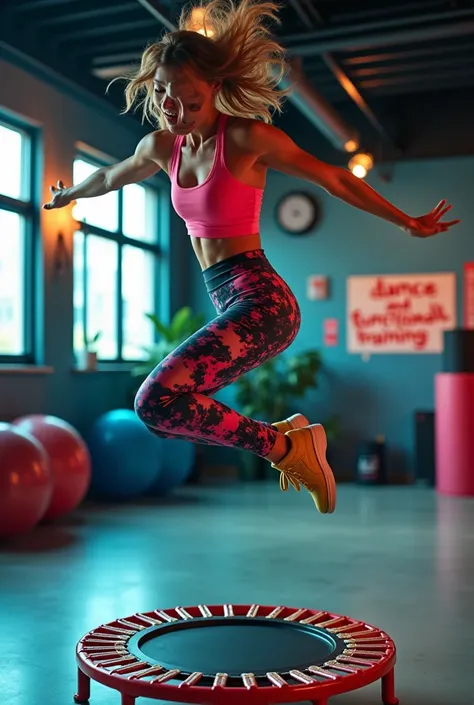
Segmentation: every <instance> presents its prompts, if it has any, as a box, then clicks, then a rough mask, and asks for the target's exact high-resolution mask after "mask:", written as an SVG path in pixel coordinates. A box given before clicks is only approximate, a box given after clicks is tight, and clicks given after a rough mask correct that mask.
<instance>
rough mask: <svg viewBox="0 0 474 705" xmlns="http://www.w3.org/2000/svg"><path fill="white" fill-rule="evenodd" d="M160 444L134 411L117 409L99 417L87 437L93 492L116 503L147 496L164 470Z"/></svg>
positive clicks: (159, 439) (159, 440)
mask: <svg viewBox="0 0 474 705" xmlns="http://www.w3.org/2000/svg"><path fill="white" fill-rule="evenodd" d="M161 440H162V439H161V438H158V437H157V436H154V435H153V434H152V433H151V432H150V431H149V430H148V429H147V428H146V426H145V425H144V424H143V423H142V421H140V419H139V418H138V417H137V415H136V414H135V412H134V411H132V410H131V409H114V410H113V411H108V412H107V413H105V414H103V415H102V416H100V417H99V418H98V419H97V420H96V422H95V423H94V425H93V427H92V430H91V433H90V435H89V437H88V445H89V450H90V454H91V458H92V482H91V487H92V490H93V491H95V492H96V493H97V494H98V495H99V496H101V497H103V498H107V499H115V500H123V499H132V498H134V497H139V496H141V495H143V494H145V493H146V492H147V491H148V490H149V489H150V487H151V486H152V485H153V483H154V482H156V481H157V479H158V477H159V476H160V473H161V470H162V455H163V454H162V447H161Z"/></svg>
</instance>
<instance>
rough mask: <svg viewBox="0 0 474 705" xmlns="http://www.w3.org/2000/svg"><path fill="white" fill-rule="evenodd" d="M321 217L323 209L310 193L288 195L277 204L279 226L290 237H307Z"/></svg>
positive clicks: (295, 192)
mask: <svg viewBox="0 0 474 705" xmlns="http://www.w3.org/2000/svg"><path fill="white" fill-rule="evenodd" d="M320 217H321V207H320V205H319V203H318V201H317V200H316V198H315V197H314V196H312V195H311V194H309V193H304V192H302V191H294V192H292V193H287V194H286V195H285V196H283V198H282V199H280V201H279V202H278V204H277V209H276V219H277V222H278V225H279V226H280V227H281V228H282V230H284V231H285V232H286V233H288V234H289V235H306V234H307V233H309V232H310V231H311V230H313V228H314V227H315V226H316V224H317V223H318V222H319V220H320Z"/></svg>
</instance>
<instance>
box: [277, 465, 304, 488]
mask: <svg viewBox="0 0 474 705" xmlns="http://www.w3.org/2000/svg"><path fill="white" fill-rule="evenodd" d="M288 483H289V484H291V485H293V487H294V488H295V490H296V491H297V492H299V491H300V483H299V482H298V480H297V479H296V478H294V477H292V476H291V475H290V474H289V473H287V472H284V471H283V470H280V489H281V491H282V492H286V491H287V490H288V487H289V484H288Z"/></svg>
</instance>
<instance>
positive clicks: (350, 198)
mask: <svg viewBox="0 0 474 705" xmlns="http://www.w3.org/2000/svg"><path fill="white" fill-rule="evenodd" d="M249 143H250V148H251V150H252V151H253V152H254V153H255V154H257V155H258V160H259V162H260V163H261V164H264V165H265V166H267V167H269V168H272V169H276V170H277V171H281V172H283V173H285V174H288V175H289V176H296V177H297V178H300V179H304V180H305V181H311V182H312V183H314V184H317V185H318V186H321V187H322V188H324V189H325V190H326V191H327V192H328V193H329V194H331V195H332V196H335V197H336V198H340V199H341V200H342V201H345V203H348V204H349V205H351V206H354V207H355V208H359V209H360V210H364V211H366V212H367V213H371V214H372V215H376V216H378V217H379V218H383V219H384V220H387V221H389V222H391V223H394V224H395V225H397V226H398V227H400V228H402V229H403V230H405V231H407V232H408V233H410V235H413V236H414V237H429V236H431V235H436V234H437V233H440V232H445V231H446V230H448V229H449V228H450V227H451V226H453V225H456V224H457V223H459V222H460V221H459V220H452V221H448V222H446V221H442V220H441V218H442V217H443V215H444V214H445V213H446V212H447V211H448V210H449V209H450V208H451V206H450V205H449V206H446V201H444V200H443V201H441V202H440V203H438V205H437V206H436V207H435V208H434V209H433V210H432V211H431V212H430V213H428V214H426V215H423V216H419V217H413V216H409V215H407V214H406V213H404V212H403V211H401V210H399V209H398V208H396V207H395V206H394V205H392V204H391V203H390V202H389V201H387V200H386V199H385V198H383V197H382V196H381V195H380V194H379V193H377V191H375V190H374V189H373V188H372V187H371V186H369V185H368V184H367V183H365V181H363V180H362V179H359V178H358V177H357V176H354V175H353V174H352V172H350V171H349V170H348V169H345V168H343V167H338V166H333V165H330V164H326V163H324V162H322V161H320V160H319V159H316V157H313V156H312V155H311V154H309V153H308V152H306V151H305V150H303V149H301V148H300V147H298V146H297V145H296V144H295V142H294V141H293V140H292V139H291V138H290V137H289V136H288V135H287V134H286V133H285V132H283V131H282V130H280V129H279V128H277V127H275V126H273V125H268V124H266V123H263V122H258V121H250V123H249Z"/></svg>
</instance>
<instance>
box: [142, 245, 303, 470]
mask: <svg viewBox="0 0 474 705" xmlns="http://www.w3.org/2000/svg"><path fill="white" fill-rule="evenodd" d="M203 276H204V282H205V284H206V287H207V291H208V293H209V296H210V298H211V301H212V303H213V304H214V307H215V309H216V311H217V316H216V317H215V318H214V319H213V320H211V321H210V322H209V323H207V324H206V325H205V326H203V327H202V328H201V329H200V330H198V331H197V332H196V333H194V334H193V335H192V336H190V337H189V338H188V339H187V340H186V341H184V342H183V343H181V345H179V347H178V348H176V350H174V352H172V353H171V354H170V355H168V356H167V357H166V358H165V359H164V360H163V361H162V362H160V364H159V365H158V366H157V367H156V368H155V369H154V370H153V372H152V373H151V374H150V375H149V376H148V377H147V379H146V380H145V381H144V382H143V384H142V385H141V387H140V389H139V390H138V392H137V395H136V398H135V412H136V414H137V415H138V417H139V418H140V419H141V421H142V422H143V423H144V424H145V425H146V426H147V427H148V428H149V430H150V431H151V432H152V433H154V434H155V435H158V436H162V437H165V438H181V439H186V440H189V441H193V442H195V443H201V444H204V445H220V446H231V447H234V448H239V449H243V450H249V451H251V452H252V453H254V454H256V455H259V456H261V457H266V456H267V455H268V454H269V453H270V451H271V450H272V448H273V446H274V444H275V440H276V437H277V431H276V429H275V428H274V427H273V426H272V425H271V424H270V423H266V422H262V421H257V420H254V419H250V418H248V417H246V416H243V415H242V414H240V413H238V412H237V411H235V410H234V409H231V408H230V407H229V406H227V405H225V404H222V403H220V402H219V401H216V400H215V399H212V398H211V395H212V394H215V393H216V392H217V391H219V390H220V389H222V388H223V387H225V386H227V385H229V384H231V383H232V382H234V381H235V380H236V379H237V378H238V377H240V376H241V375H243V374H245V373H246V372H249V370H251V369H253V368H255V367H257V366H258V365H260V364H262V363H263V362H265V361H266V360H269V359H270V358H272V357H274V356H276V355H278V354H279V353H281V352H282V351H283V350H285V349H286V348H287V347H289V345H290V344H291V343H292V342H293V340H294V339H295V337H296V335H297V333H298V331H299V328H300V324H301V314H300V309H299V306H298V302H297V301H296V298H295V296H294V294H293V293H292V291H291V290H290V288H289V287H288V285H287V284H286V283H285V282H284V281H283V279H282V278H281V277H280V276H279V275H278V274H277V273H276V271H275V270H274V269H273V267H272V266H271V264H270V263H269V261H268V260H267V258H266V256H265V254H264V251H263V250H260V249H258V250H251V251H248V252H244V253H241V254H238V255H235V256H233V257H229V258H228V259H226V260H224V261H223V262H218V263H217V264H214V265H212V266H211V267H209V268H208V269H206V270H204V272H203ZM279 420H280V419H275V421H279Z"/></svg>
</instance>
